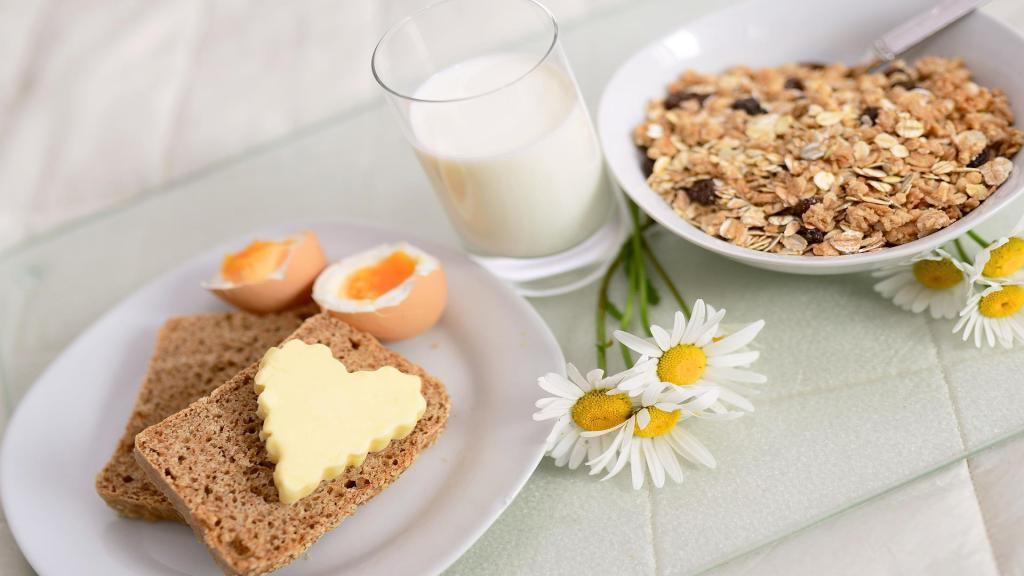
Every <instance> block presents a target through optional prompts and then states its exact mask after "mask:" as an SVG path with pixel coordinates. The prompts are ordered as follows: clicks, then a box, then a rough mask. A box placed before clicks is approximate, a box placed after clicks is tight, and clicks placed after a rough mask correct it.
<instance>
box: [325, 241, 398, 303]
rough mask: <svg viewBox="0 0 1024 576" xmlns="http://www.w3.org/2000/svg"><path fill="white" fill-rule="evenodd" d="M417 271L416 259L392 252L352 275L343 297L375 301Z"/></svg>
mask: <svg viewBox="0 0 1024 576" xmlns="http://www.w3.org/2000/svg"><path fill="white" fill-rule="evenodd" d="M415 271H416V259H415V258H413V257H412V256H409V255H408V254H406V253H405V252H402V251H401V250H398V251H396V252H392V253H391V254H390V255H388V257H387V258H384V259H383V260H381V261H380V262H377V263H376V264H372V265H370V266H366V267H365V268H360V269H359V270H356V271H355V272H353V273H352V275H351V276H349V278H348V282H347V283H346V284H345V288H344V290H343V291H342V294H341V296H342V297H343V298H351V299H353V300H373V299H375V298H377V297H379V296H381V295H382V294H386V293H388V292H390V291H391V290H394V289H395V287H397V286H398V285H399V284H401V283H402V282H405V280H406V279H407V278H409V277H410V276H412V274H413V272H415Z"/></svg>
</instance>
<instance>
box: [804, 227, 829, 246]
mask: <svg viewBox="0 0 1024 576" xmlns="http://www.w3.org/2000/svg"><path fill="white" fill-rule="evenodd" d="M800 235H801V236H803V237H804V240H807V243H808V244H820V243H821V242H823V241H824V240H825V233H824V232H822V231H821V230H818V229H817V228H801V229H800Z"/></svg>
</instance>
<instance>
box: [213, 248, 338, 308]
mask: <svg viewBox="0 0 1024 576" xmlns="http://www.w3.org/2000/svg"><path fill="white" fill-rule="evenodd" d="M326 265H327V258H326V257H325V256H324V252H323V249H322V248H321V247H320V241H319V240H317V237H316V235H315V234H313V232H311V231H308V230H307V231H306V232H304V233H303V234H302V237H301V238H299V239H298V240H297V241H296V242H295V243H294V244H293V245H292V246H291V249H290V253H289V254H288V260H287V261H286V262H285V263H284V266H283V270H282V271H281V273H280V277H276V278H275V277H271V278H268V279H266V280H262V281H260V282H253V283H249V284H239V285H234V286H231V285H225V284H212V285H210V286H208V288H209V289H210V291H211V292H213V293H214V294H216V295H217V296H219V297H220V298H222V299H223V300H224V301H226V302H228V303H229V304H233V305H235V306H237V307H239V308H241V309H242V310H245V311H247V312H253V313H255V314H268V313H271V312H280V311H282V310H287V309H289V308H292V307H295V306H298V305H300V304H304V303H306V302H309V301H310V300H312V298H313V282H315V281H316V277H317V275H319V274H320V272H321V271H323V269H324V267H325V266H326Z"/></svg>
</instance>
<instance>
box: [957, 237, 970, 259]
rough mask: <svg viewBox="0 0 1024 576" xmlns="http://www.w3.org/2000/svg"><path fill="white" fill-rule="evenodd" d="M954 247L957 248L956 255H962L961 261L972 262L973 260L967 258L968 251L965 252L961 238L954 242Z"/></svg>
mask: <svg viewBox="0 0 1024 576" xmlns="http://www.w3.org/2000/svg"><path fill="white" fill-rule="evenodd" d="M953 246H956V253H957V254H959V255H960V260H963V261H964V262H970V261H971V259H970V258H968V257H967V251H966V250H964V245H963V244H961V243H960V239H959V238H956V239H954V240H953Z"/></svg>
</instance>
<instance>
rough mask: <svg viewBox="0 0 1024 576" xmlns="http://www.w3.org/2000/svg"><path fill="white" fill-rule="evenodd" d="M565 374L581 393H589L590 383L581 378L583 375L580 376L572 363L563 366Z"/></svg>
mask: <svg viewBox="0 0 1024 576" xmlns="http://www.w3.org/2000/svg"><path fill="white" fill-rule="evenodd" d="M565 373H566V375H568V376H569V381H570V382H572V383H573V384H575V385H576V387H577V388H579V389H580V390H582V391H583V392H589V391H590V388H591V386H590V382H589V381H587V379H586V378H584V377H583V374H580V371H579V370H578V369H577V368H576V366H575V365H574V364H573V363H572V362H570V363H568V364H566V365H565Z"/></svg>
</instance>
